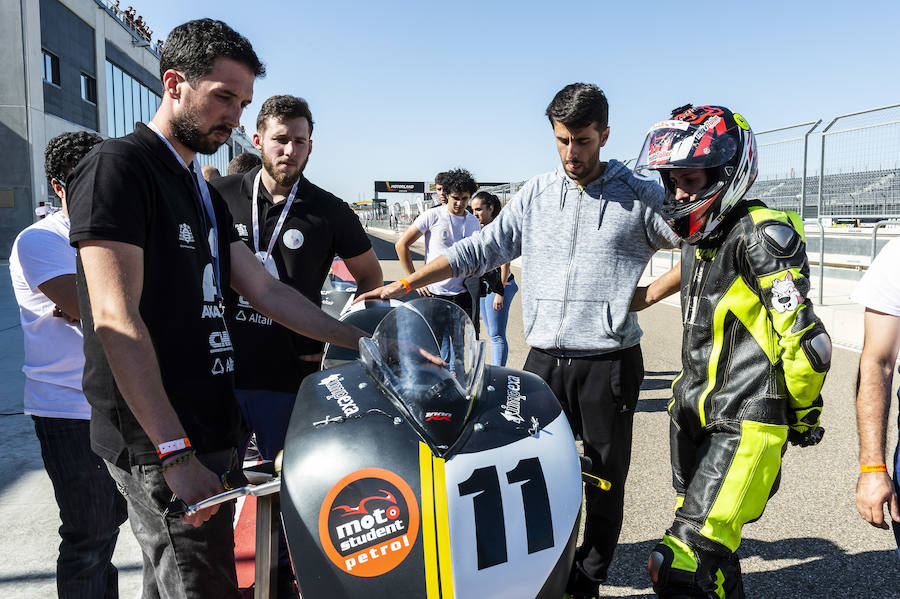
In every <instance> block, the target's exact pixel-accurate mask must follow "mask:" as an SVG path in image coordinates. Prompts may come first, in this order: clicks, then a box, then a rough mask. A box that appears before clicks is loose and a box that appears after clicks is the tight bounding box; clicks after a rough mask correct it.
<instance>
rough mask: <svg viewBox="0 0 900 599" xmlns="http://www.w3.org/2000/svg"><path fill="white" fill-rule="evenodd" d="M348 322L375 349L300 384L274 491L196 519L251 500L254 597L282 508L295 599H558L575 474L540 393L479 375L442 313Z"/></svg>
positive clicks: (461, 322)
mask: <svg viewBox="0 0 900 599" xmlns="http://www.w3.org/2000/svg"><path fill="white" fill-rule="evenodd" d="M344 319H345V320H349V321H351V322H354V324H357V326H360V327H361V328H367V329H368V330H372V328H374V334H373V336H372V338H371V339H363V340H361V341H360V352H359V356H358V357H356V359H349V358H352V357H353V356H348V355H345V354H340V352H338V351H337V350H338V348H333V349H332V348H327V349H326V355H325V359H326V360H327V361H328V365H329V366H330V367H329V368H327V369H326V370H323V371H321V372H320V373H317V374H315V375H311V376H308V377H307V378H306V379H305V380H304V381H303V383H302V385H301V386H300V390H299V392H298V399H297V403H296V405H295V408H294V411H293V414H292V416H291V422H290V426H289V429H288V435H287V440H286V443H285V448H284V453H283V459H282V463H281V465H280V466H281V469H280V476H276V474H277V473H276V472H275V471H272V470H270V472H271V477H269V478H268V479H264V478H263V479H259V480H258V481H257V482H259V483H260V484H251V485H248V486H246V487H242V488H240V489H235V490H232V491H228V492H226V493H224V494H222V495H221V496H216V497H214V498H210V499H208V500H206V501H204V502H200V503H199V504H197V505H196V506H191V509H192V510H195V509H202V508H203V507H206V506H209V505H212V503H213V502H215V503H218V502H220V501H219V500H220V498H221V497H223V496H227V499H225V500H230V499H233V498H234V497H235V496H237V495H241V494H244V495H256V496H257V497H258V498H259V500H258V501H257V507H258V509H259V510H262V514H261V517H262V518H263V522H262V525H261V524H260V522H259V521H258V523H257V571H256V574H257V579H256V593H257V595H256V596H257V597H267V596H268V595H267V593H268V592H269V591H270V590H271V588H272V586H273V582H274V578H273V576H274V569H272V568H270V567H269V565H270V563H271V562H270V560H271V557H272V555H274V553H275V547H277V545H276V543H277V534H276V530H277V527H275V526H272V524H271V522H272V516H274V515H275V514H276V511H277V510H276V509H275V504H276V502H277V499H275V497H276V496H275V493H278V492H280V511H281V517H282V522H283V526H284V532H285V537H286V539H287V544H288V550H289V553H290V556H291V561H292V563H293V564H294V570H295V573H296V576H297V582H298V586H299V588H300V591H301V594H302V595H303V596H304V597H329V598H335V599H357V598H362V597H366V598H369V597H387V596H400V597H404V598H410V599H418V598H421V599H452V598H455V597H458V598H468V597H492V598H495V599H503V598H515V599H522V598H525V597H534V598H537V599H548V598H552V599H559V597H561V596H562V595H563V593H564V590H565V585H566V582H567V579H568V576H569V570H570V568H571V564H572V560H573V557H574V552H575V544H576V539H577V536H578V530H579V520H580V511H581V499H582V489H581V482H582V473H581V470H582V466H581V462H580V461H579V456H578V453H577V450H576V447H575V441H574V438H573V436H572V432H571V429H570V427H569V423H568V421H567V420H566V417H565V415H564V413H563V412H562V409H561V408H560V405H559V402H558V401H557V400H556V398H555V396H554V395H553V393H552V392H551V391H550V389H549V387H548V386H547V385H546V383H544V382H543V381H542V380H541V379H540V378H539V377H537V376H535V375H533V374H531V373H528V372H523V371H519V370H513V369H509V368H501V367H498V366H489V365H486V364H485V342H484V341H478V340H476V338H475V329H474V327H473V326H472V323H471V321H470V320H469V319H468V317H467V316H466V315H465V314H464V313H463V312H462V310H460V309H459V308H458V307H457V306H455V305H453V304H451V303H450V302H447V301H444V300H440V299H435V298H421V299H416V300H413V301H410V302H408V303H404V304H401V305H400V306H397V307H375V308H367V309H364V310H360V311H354V312H349V313H347V314H346V315H345V316H344ZM376 325H377V326H376ZM329 352H331V355H329ZM335 354H340V355H335ZM345 358H347V359H345ZM272 477H274V478H272ZM251 482H253V481H251ZM589 482H592V483H593V484H597V485H598V486H601V487H603V488H608V483H606V481H602V480H599V479H594V478H592V479H591V480H590V481H589ZM229 493H231V495H228V494H229ZM259 517H260V514H258V518H259ZM267 568H268V570H267Z"/></svg>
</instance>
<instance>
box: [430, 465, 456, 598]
mask: <svg viewBox="0 0 900 599" xmlns="http://www.w3.org/2000/svg"><path fill="white" fill-rule="evenodd" d="M433 465H434V507H435V514H436V516H437V540H438V559H439V560H440V565H441V597H443V599H453V562H452V556H451V555H450V518H449V515H448V513H447V480H446V478H445V477H444V460H442V459H441V458H434V459H433Z"/></svg>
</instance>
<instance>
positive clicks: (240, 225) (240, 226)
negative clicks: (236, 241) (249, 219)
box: [234, 223, 250, 238]
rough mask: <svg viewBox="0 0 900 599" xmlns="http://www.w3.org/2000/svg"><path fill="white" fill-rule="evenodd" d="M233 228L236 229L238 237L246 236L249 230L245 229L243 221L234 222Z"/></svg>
mask: <svg viewBox="0 0 900 599" xmlns="http://www.w3.org/2000/svg"><path fill="white" fill-rule="evenodd" d="M234 230H235V231H237V234H238V236H239V237H244V238H246V237H248V236H249V235H250V232H249V231H248V230H247V225H245V224H244V223H234Z"/></svg>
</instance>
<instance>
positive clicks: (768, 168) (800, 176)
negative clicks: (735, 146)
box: [751, 119, 822, 217]
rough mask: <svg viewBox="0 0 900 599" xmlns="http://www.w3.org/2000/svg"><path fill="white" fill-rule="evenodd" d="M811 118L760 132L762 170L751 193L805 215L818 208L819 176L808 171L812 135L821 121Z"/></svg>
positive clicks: (776, 206)
mask: <svg viewBox="0 0 900 599" xmlns="http://www.w3.org/2000/svg"><path fill="white" fill-rule="evenodd" d="M821 122H822V121H821V119H820V120H818V121H810V122H807V123H797V124H796V125H788V126H787V127H779V128H778V129H769V130H767V131H760V132H759V133H757V134H756V143H757V146H758V148H757V149H758V151H759V174H758V175H757V177H756V183H754V185H753V190H752V192H751V195H752V197H753V198H756V199H760V200H762V201H763V202H765V203H766V205H768V206H770V207H771V208H777V209H778V210H793V211H794V212H797V213H799V214H800V216H801V217H807V216H813V215H812V214H811V212H814V211H815V209H816V205H817V202H816V198H817V196H816V195H815V193H816V178H815V177H809V176H807V173H806V165H807V162H808V161H807V156H808V153H809V135H810V134H811V133H812V132H813V130H815V128H816V126H817V125H818V124H819V123H821Z"/></svg>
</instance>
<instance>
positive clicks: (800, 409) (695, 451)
mask: <svg viewBox="0 0 900 599" xmlns="http://www.w3.org/2000/svg"><path fill="white" fill-rule="evenodd" d="M647 170H656V171H658V173H659V175H660V176H661V178H662V181H663V185H664V187H665V188H666V199H665V202H664V204H663V209H662V212H663V216H664V217H665V218H666V220H667V222H668V223H669V225H670V226H671V227H672V229H673V230H674V231H675V232H676V233H677V234H678V236H679V237H681V238H682V239H683V240H684V241H685V242H687V243H686V244H685V245H684V246H683V247H682V261H681V264H682V266H681V282H682V284H681V304H682V316H683V324H684V338H683V347H682V364H683V369H682V371H681V374H679V375H678V377H677V378H676V379H675V383H674V384H673V386H672V391H673V395H674V397H673V399H672V400H671V402H670V403H669V406H668V408H669V414H670V417H671V429H670V442H671V460H672V478H673V485H674V487H675V490H676V492H677V499H676V510H675V521H674V523H673V524H672V526H671V527H670V528H669V530H668V531H666V534H665V536H664V537H663V539H662V541H661V542H660V543H659V544H658V545H656V547H655V548H654V549H653V551H652V553H651V554H650V559H649V563H648V569H649V573H650V576H651V579H652V580H653V588H654V590H655V591H656V593H657V595H658V596H660V597H670V598H671V597H678V598H688V597H690V598H694V597H744V591H743V583H742V581H741V576H740V566H739V563H738V559H737V556H736V555H735V551H736V550H737V548H738V545H739V544H740V541H741V528H742V527H743V525H744V524H746V523H748V522H752V521H754V520H756V519H757V518H759V517H760V516H761V515H762V513H763V510H764V508H765V506H766V502H767V501H768V499H769V498H770V497H771V496H772V495H773V494H774V493H775V491H776V490H777V487H778V482H779V478H780V471H781V456H782V454H783V453H784V450H785V447H786V445H785V443H786V441H790V442H791V443H792V444H795V445H801V446H806V445H814V444H816V443H818V441H819V440H820V439H821V436H822V433H823V431H822V429H821V428H819V417H820V414H821V410H822V399H821V396H820V394H819V393H820V390H821V388H822V384H823V383H824V380H825V375H826V373H827V371H828V368H829V365H830V360H831V341H830V339H829V337H828V334H827V332H826V331H825V328H824V327H823V326H822V323H821V321H820V320H819V318H818V317H816V315H815V313H814V312H813V308H812V303H811V302H810V300H809V299H808V298H807V297H806V296H807V294H808V292H809V287H810V283H809V265H808V263H807V259H806V244H805V241H804V232H803V226H802V222H801V221H800V219H799V217H798V216H797V215H796V214H794V213H792V212H782V211H779V210H773V209H770V208H768V207H766V205H765V204H763V203H762V202H759V201H751V200H744V199H743V198H744V196H745V194H746V193H747V190H748V189H749V188H750V186H751V185H752V184H753V181H754V180H755V178H756V173H757V154H756V141H755V139H754V136H753V132H752V131H751V130H750V127H749V125H748V124H747V121H746V120H745V119H744V118H743V117H741V115H739V114H736V113H733V112H731V111H730V110H728V109H727V108H722V107H718V106H700V107H696V108H695V107H692V106H690V105H688V106H684V107H681V108H679V109H676V110H675V111H673V113H672V118H671V119H670V120H666V121H662V122H660V123H657V124H656V125H654V126H653V127H652V128H651V129H650V132H649V134H648V135H647V139H646V141H645V143H644V148H643V150H642V152H641V157H640V158H639V159H638V165H637V167H636V171H637V172H640V171H647Z"/></svg>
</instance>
